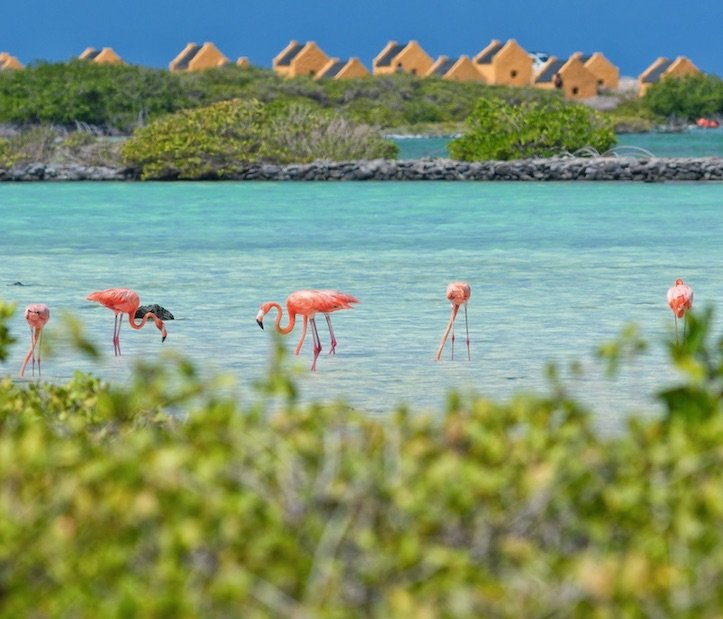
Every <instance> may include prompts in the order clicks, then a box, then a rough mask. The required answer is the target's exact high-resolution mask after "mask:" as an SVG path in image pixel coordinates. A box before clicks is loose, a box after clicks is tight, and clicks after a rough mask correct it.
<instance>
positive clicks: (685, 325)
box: [683, 312, 688, 342]
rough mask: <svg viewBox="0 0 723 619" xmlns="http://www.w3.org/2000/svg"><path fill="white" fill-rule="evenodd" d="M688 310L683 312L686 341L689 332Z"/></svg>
mask: <svg viewBox="0 0 723 619" xmlns="http://www.w3.org/2000/svg"><path fill="white" fill-rule="evenodd" d="M687 331H688V312H685V314H683V341H684V342H685V338H686V337H687V335H688V333H687Z"/></svg>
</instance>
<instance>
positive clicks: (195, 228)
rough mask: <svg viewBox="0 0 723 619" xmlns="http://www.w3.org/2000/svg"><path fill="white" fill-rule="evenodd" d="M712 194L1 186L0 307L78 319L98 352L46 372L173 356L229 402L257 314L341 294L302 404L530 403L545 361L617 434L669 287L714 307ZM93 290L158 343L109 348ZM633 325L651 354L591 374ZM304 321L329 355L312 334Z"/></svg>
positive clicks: (348, 186) (719, 286)
mask: <svg viewBox="0 0 723 619" xmlns="http://www.w3.org/2000/svg"><path fill="white" fill-rule="evenodd" d="M722 198H723V185H721V184H718V183H708V184H703V183H701V184H672V183H667V184H634V183H627V184H626V183H599V184H595V183H472V182H469V183H465V182H455V183H444V182H417V183H410V182H407V183H394V182H384V183H374V182H367V183H351V182H347V183H341V182H340V183H330V182H328V183H250V182H247V183H169V184H159V183H135V184H131V183H128V184H122V183H67V184H50V183H42V184H9V183H5V184H0V214H1V216H2V222H3V225H2V237H1V239H2V242H1V244H0V297H2V298H4V299H6V300H12V301H15V302H16V303H17V304H18V306H19V308H22V307H24V305H25V304H27V303H31V302H43V303H46V304H48V305H49V306H50V307H51V311H52V313H53V316H52V318H51V325H55V326H56V327H59V325H60V321H59V320H57V317H59V316H60V315H61V314H62V313H63V312H68V313H70V314H74V315H76V316H78V317H80V318H81V320H82V322H83V324H84V327H85V329H86V332H87V334H88V335H89V336H90V337H91V338H92V339H94V340H95V341H97V342H98V343H99V344H100V345H101V347H102V348H103V350H104V351H105V352H106V353H108V356H106V357H105V359H104V360H103V361H102V362H101V363H100V364H99V365H94V364H92V363H91V362H90V361H88V360H87V359H86V358H84V357H82V356H80V355H79V354H77V353H75V352H74V351H69V350H65V349H64V348H63V347H62V346H60V347H56V348H58V355H56V356H55V357H53V358H50V359H47V360H46V361H45V362H44V363H45V365H44V371H45V375H46V376H47V377H48V378H50V379H52V380H65V379H67V378H69V377H70V376H71V375H72V373H73V372H74V371H75V370H76V369H78V370H83V371H92V372H95V373H97V374H99V375H101V376H103V377H105V378H108V379H110V380H124V379H125V378H126V377H127V376H128V375H129V371H130V370H129V368H130V367H131V365H132V364H133V362H134V361H135V360H137V359H139V358H145V357H153V356H155V355H157V354H159V353H161V351H164V350H175V351H179V352H181V353H183V354H186V355H188V356H190V357H191V358H192V359H193V360H194V361H195V362H196V363H197V364H198V365H199V366H201V367H202V368H203V371H204V372H207V373H209V374H213V373H216V372H220V371H228V372H230V373H231V374H232V375H233V376H234V377H235V378H236V379H237V380H238V383H239V385H240V389H241V390H242V393H244V394H248V393H249V387H248V386H249V384H250V383H251V381H253V380H254V379H256V378H259V377H261V376H262V375H263V373H264V369H265V367H266V365H267V362H268V357H269V355H270V353H271V350H272V337H271V333H270V330H269V329H268V327H267V329H266V330H265V331H261V330H260V329H259V328H258V326H257V325H256V323H255V316H256V312H257V310H258V307H259V305H260V303H262V302H264V301H268V300H277V301H282V302H283V300H284V299H285V297H286V295H287V294H288V293H289V292H291V291H293V290H296V289H300V288H338V289H339V290H342V291H345V292H349V293H351V294H354V295H356V296H357V297H358V298H359V299H360V301H361V303H360V304H359V305H358V306H356V307H355V308H354V309H353V310H350V311H343V312H338V313H336V314H334V318H333V322H334V328H335V333H336V336H337V339H338V342H339V343H338V347H337V354H336V356H334V357H328V356H326V353H325V352H322V356H321V357H320V359H319V362H318V370H319V371H318V372H317V373H316V374H311V373H309V372H308V368H309V366H310V362H311V339H310V337H308V338H307V342H306V344H305V346H304V350H303V351H302V354H301V357H300V358H299V360H298V365H299V367H300V368H301V369H302V371H301V374H300V377H299V381H300V387H301V393H302V397H303V398H304V399H305V400H313V399H330V398H337V397H341V398H344V399H345V400H346V401H348V402H349V403H350V405H351V406H353V407H355V408H359V409H362V410H365V411H368V412H369V413H370V414H378V415H383V414H386V413H387V412H388V411H389V410H390V409H391V408H392V407H393V406H394V405H397V404H400V403H403V402H406V403H410V404H413V405H415V406H418V407H421V408H424V409H432V410H440V408H441V407H442V406H443V403H444V401H445V396H446V394H447V393H448V391H449V390H451V389H460V390H463V391H474V392H476V393H481V394H485V395H489V396H491V397H493V398H496V399H503V398H507V397H509V396H510V395H511V394H512V393H514V392H516V391H519V390H527V391H541V390H544V389H545V388H546V383H545V379H544V367H545V364H546V363H547V362H548V361H554V362H557V363H559V364H560V365H561V367H563V368H564V367H567V364H568V363H569V362H571V361H573V360H579V361H580V362H581V363H582V367H583V370H584V375H583V376H582V377H579V378H574V377H570V376H567V373H566V372H563V374H565V375H566V376H567V379H568V380H569V383H570V386H571V389H572V390H573V392H575V393H579V394H580V397H581V398H582V400H583V402H585V403H593V402H594V403H595V409H596V411H597V412H596V414H597V416H598V420H599V422H600V423H601V424H602V425H603V426H610V427H616V426H619V424H620V423H621V422H622V420H623V419H624V418H625V416H626V415H627V413H628V412H629V411H631V410H638V409H646V410H649V411H655V406H654V404H652V401H651V398H650V394H652V393H653V392H654V391H655V389H657V388H658V387H659V386H660V385H662V384H663V383H665V382H667V381H668V380H669V379H671V378H673V377H674V375H673V374H672V372H671V371H670V370H669V368H667V365H666V363H665V353H664V349H663V345H662V341H663V339H664V338H665V337H666V336H668V335H670V334H671V333H672V329H673V317H672V314H671V313H670V311H669V310H668V308H667V306H666V303H665V294H666V291H667V288H668V287H669V286H671V285H672V284H673V282H674V280H675V278H677V277H683V278H684V279H685V280H686V281H687V282H688V283H690V284H691V285H692V286H693V288H694V290H695V294H696V306H698V307H702V306H704V305H707V304H717V305H721V301H722V300H723V249H722V248H721V242H720V239H721V230H723V208H722V207H723V199H722ZM456 279H465V280H467V281H468V282H469V283H470V284H471V287H472V298H471V301H470V303H469V325H470V335H471V339H472V345H471V346H472V361H471V362H468V361H466V360H465V359H463V358H462V355H459V358H456V359H455V360H454V361H451V360H450V359H449V347H448V348H447V350H446V352H445V358H444V360H443V362H441V363H436V362H435V361H434V353H435V351H436V348H437V345H438V342H439V339H440V336H441V334H442V332H443V330H444V327H445V325H446V323H447V320H448V316H449V305H448V303H447V301H446V299H445V296H444V291H445V288H446V285H447V283H448V282H449V281H451V280H456ZM16 281H20V282H22V283H23V284H24V286H13V285H11V284H13V282H16ZM111 286H125V287H130V288H134V289H135V290H137V291H138V292H139V293H140V295H141V302H143V303H160V304H161V305H163V306H165V307H166V308H168V309H170V310H171V311H172V312H173V313H174V314H175V316H176V318H177V320H175V321H171V322H169V324H168V331H169V336H168V340H167V341H166V343H165V344H163V345H161V343H160V337H159V336H158V332H157V331H156V330H155V329H154V328H153V326H152V325H151V326H149V327H147V328H145V329H144V330H143V331H140V332H136V331H132V330H131V329H130V328H128V325H127V324H126V325H125V326H124V328H123V331H122V334H121V343H122V346H123V352H124V356H123V357H121V358H114V357H113V356H112V344H111V334H112V328H113V325H112V323H113V318H112V313H111V312H110V311H108V310H107V309H105V308H103V307H100V306H98V305H97V304H93V303H89V302H87V301H85V300H84V299H85V296H86V295H87V294H88V293H89V292H91V291H93V290H99V289H103V288H107V287H111ZM284 322H285V321H284ZM630 322H634V323H636V324H637V325H638V326H639V327H640V329H641V331H642V333H643V335H644V336H645V337H646V338H648V339H649V341H650V342H651V347H650V349H649V350H648V352H647V353H646V354H644V355H643V356H642V357H641V358H640V359H639V360H638V361H637V362H636V363H634V364H633V365H632V366H630V367H626V368H625V369H624V371H623V373H622V375H621V376H620V377H619V378H618V379H617V380H608V379H606V378H604V376H603V373H602V368H601V366H600V365H599V363H598V362H597V361H596V360H595V359H594V356H593V351H594V349H595V347H596V346H597V345H598V344H600V343H601V342H604V341H607V340H609V339H611V338H613V337H614V336H615V335H616V334H617V333H618V332H619V330H620V329H621V328H622V327H623V326H624V325H625V324H627V323H630ZM720 324H721V321H720V318H718V319H717V323H716V330H717V333H720ZM462 325H463V322H460V323H458V329H457V334H458V336H459V335H461V334H462V333H463V326H462ZM12 327H13V331H14V333H15V334H17V335H19V336H21V342H20V344H19V345H17V346H16V347H15V348H14V349H13V350H12V355H11V357H10V359H9V360H8V361H6V362H5V363H4V364H3V365H0V372H2V373H6V374H16V373H17V370H18V368H19V366H20V363H21V361H22V357H23V356H24V352H25V349H26V346H27V344H28V335H27V328H26V326H25V324H24V321H23V319H22V317H21V315H20V312H18V314H17V315H16V316H15V317H14V319H13V322H12ZM319 329H320V333H321V337H322V343H323V345H324V347H325V348H326V349H327V350H328V333H327V331H326V327H325V325H324V323H323V320H322V321H320V324H319ZM298 336H299V331H298V328H297V330H296V331H295V332H294V333H292V334H291V335H290V336H288V337H287V338H286V339H285V341H286V342H287V344H288V346H289V348H290V349H293V346H294V345H295V344H296V342H297V339H298ZM460 341H461V340H458V345H459V343H460ZM461 350H462V348H461V346H460V347H459V349H458V351H459V352H461Z"/></svg>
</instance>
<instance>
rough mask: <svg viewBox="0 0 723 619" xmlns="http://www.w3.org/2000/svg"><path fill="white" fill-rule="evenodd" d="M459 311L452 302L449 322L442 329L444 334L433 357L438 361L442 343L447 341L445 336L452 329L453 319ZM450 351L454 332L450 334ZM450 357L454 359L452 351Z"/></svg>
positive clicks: (442, 346) (457, 306)
mask: <svg viewBox="0 0 723 619" xmlns="http://www.w3.org/2000/svg"><path fill="white" fill-rule="evenodd" d="M458 311H459V305H454V304H452V315H451V316H450V317H449V322H448V323H447V328H446V329H445V331H444V335H442V341H441V342H440V343H439V348H438V349H437V356H436V357H435V359H436V360H437V361H439V359H440V358H441V356H442V349H443V348H444V344H445V343H446V342H447V336H448V335H449V332H450V331H452V327H453V325H454V319H455V318H456V317H457V312H458ZM452 346H453V348H452V351H454V334H453V335H452ZM452 358H453V359H454V352H453V353H452Z"/></svg>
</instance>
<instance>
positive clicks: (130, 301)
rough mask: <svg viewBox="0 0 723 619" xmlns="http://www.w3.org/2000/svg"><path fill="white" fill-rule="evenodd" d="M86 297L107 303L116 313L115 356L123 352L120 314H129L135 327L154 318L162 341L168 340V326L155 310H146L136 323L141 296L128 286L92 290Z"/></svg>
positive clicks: (138, 327) (139, 326)
mask: <svg viewBox="0 0 723 619" xmlns="http://www.w3.org/2000/svg"><path fill="white" fill-rule="evenodd" d="M86 299H87V300H88V301H97V302H98V303H100V304H101V305H105V306H106V307H107V308H108V309H110V310H113V312H114V313H115V323H114V325H113V352H114V353H115V356H116V357H117V356H119V355H120V354H121V349H120V328H121V324H122V323H123V319H122V318H121V317H120V314H128V322H129V323H130V325H131V327H132V328H133V329H136V330H138V329H142V328H143V325H145V324H146V322H147V321H148V320H149V319H152V320H153V322H155V323H156V327H157V328H158V330H159V331H160V332H161V342H164V341H165V340H166V337H167V336H168V334H167V333H166V327H165V326H163V321H162V320H161V319H160V318H159V317H158V316H156V315H155V314H154V313H153V312H146V314H144V316H143V318H142V319H141V322H140V323H138V324H136V322H135V313H136V309H138V306H139V305H140V298H139V297H138V293H137V292H135V291H134V290H130V289H128V288H108V289H106V290H99V291H98V292H91V293H90V294H89V295H88V296H87V297H86Z"/></svg>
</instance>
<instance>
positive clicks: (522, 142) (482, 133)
mask: <svg viewBox="0 0 723 619" xmlns="http://www.w3.org/2000/svg"><path fill="white" fill-rule="evenodd" d="M466 125H467V129H466V131H465V132H464V134H463V135H462V136H461V137H459V138H457V139H456V140H453V141H452V142H450V144H449V147H448V148H449V153H450V155H451V156H452V157H453V158H454V159H460V160H462V161H482V160H488V159H492V160H508V159H526V158H530V157H552V156H555V155H562V154H565V153H573V152H575V151H576V150H578V149H581V148H584V147H591V148H594V149H595V150H597V151H598V152H604V151H606V150H608V149H609V148H610V147H611V146H613V145H614V144H615V134H614V132H613V130H612V127H611V125H610V124H609V123H608V122H607V121H606V120H605V118H604V117H603V116H602V115H600V114H599V113H598V112H595V111H594V110H592V109H590V108H588V107H585V106H582V105H576V104H570V103H564V102H563V101H561V100H554V101H550V102H542V103H540V102H536V101H527V102H523V103H521V104H519V105H509V104H507V103H505V102H504V101H502V100H499V99H480V100H479V101H478V102H477V105H476V107H475V109H474V112H473V113H472V114H471V115H470V116H469V118H468V119H467V121H466Z"/></svg>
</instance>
